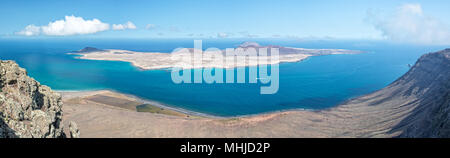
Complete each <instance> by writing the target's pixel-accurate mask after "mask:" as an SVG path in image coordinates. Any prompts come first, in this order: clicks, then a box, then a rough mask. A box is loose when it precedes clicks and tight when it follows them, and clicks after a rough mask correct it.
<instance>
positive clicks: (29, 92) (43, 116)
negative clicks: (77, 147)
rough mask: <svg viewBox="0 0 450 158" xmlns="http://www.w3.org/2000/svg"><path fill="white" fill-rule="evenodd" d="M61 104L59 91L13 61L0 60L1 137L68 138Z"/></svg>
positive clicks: (72, 126) (74, 126)
mask: <svg viewBox="0 0 450 158" xmlns="http://www.w3.org/2000/svg"><path fill="white" fill-rule="evenodd" d="M62 105H63V103H62V101H61V96H60V94H58V93H56V92H53V91H52V90H51V89H50V88H49V87H47V86H45V85H41V84H40V83H39V82H37V81H36V80H34V79H32V78H30V77H29V76H27V72H26V70H25V69H23V68H20V67H19V66H18V65H17V64H16V63H15V62H13V61H0V138H3V137H7V138H14V137H27V138H64V137H66V135H65V134H64V132H63V126H62V123H61V122H62V121H61V118H62V115H63V112H62V109H61V108H62ZM71 128H76V125H71ZM71 131H76V132H78V130H77V129H71ZM71 135H73V136H78V135H79V133H76V134H71Z"/></svg>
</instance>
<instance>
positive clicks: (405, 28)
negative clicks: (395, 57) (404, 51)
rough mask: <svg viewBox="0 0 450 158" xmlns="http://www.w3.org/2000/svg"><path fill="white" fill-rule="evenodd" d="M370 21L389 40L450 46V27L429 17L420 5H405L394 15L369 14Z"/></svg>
mask: <svg viewBox="0 0 450 158" xmlns="http://www.w3.org/2000/svg"><path fill="white" fill-rule="evenodd" d="M368 20H369V21H370V22H371V23H372V24H373V25H374V27H375V28H376V29H377V30H379V31H381V32H382V33H383V36H385V37H386V38H388V39H391V40H394V41H397V42H406V43H415V44H433V45H441V44H450V27H448V25H445V24H444V23H442V22H441V21H439V20H438V19H436V18H433V17H430V16H427V15H426V14H424V12H423V10H422V6H421V5H420V4H404V5H402V6H400V7H398V8H397V9H396V11H395V12H394V13H391V14H388V15H385V16H380V15H379V14H375V13H372V12H369V13H368Z"/></svg>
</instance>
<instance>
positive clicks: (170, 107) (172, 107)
mask: <svg viewBox="0 0 450 158" xmlns="http://www.w3.org/2000/svg"><path fill="white" fill-rule="evenodd" d="M55 92H58V93H60V94H61V95H62V96H63V95H66V96H67V95H76V96H75V97H74V98H76V97H89V96H93V95H96V94H100V93H102V92H111V93H115V94H119V95H123V96H126V97H128V98H132V99H135V100H136V101H138V102H141V103H142V104H149V105H152V106H155V107H158V108H164V109H167V110H172V111H175V112H179V113H182V114H186V115H192V116H198V117H205V118H212V119H233V118H249V117H258V116H264V115H274V114H281V113H287V112H295V111H310V112H317V111H322V110H327V109H331V108H335V107H338V106H339V105H340V104H337V105H336V106H333V107H330V108H324V109H317V110H315V109H304V108H293V109H283V110H276V111H268V112H262V113H255V114H245V115H233V116H219V115H212V114H207V113H203V112H198V111H192V110H189V109H184V108H180V107H175V105H169V104H165V103H161V102H158V101H155V100H150V99H145V98H141V97H138V96H135V95H133V94H127V93H123V92H119V91H116V90H112V89H99V90H55ZM76 93H78V94H76ZM350 100H351V99H350ZM347 101H349V100H346V101H345V102H347ZM163 115H164V114H163Z"/></svg>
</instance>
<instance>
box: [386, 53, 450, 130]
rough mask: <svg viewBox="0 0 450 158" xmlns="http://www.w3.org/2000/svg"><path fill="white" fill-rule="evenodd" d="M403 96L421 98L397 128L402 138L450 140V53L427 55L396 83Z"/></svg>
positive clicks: (393, 85)
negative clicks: (400, 130)
mask: <svg viewBox="0 0 450 158" xmlns="http://www.w3.org/2000/svg"><path fill="white" fill-rule="evenodd" d="M390 86H391V87H396V88H397V89H398V92H400V93H399V96H398V97H400V96H417V100H416V103H417V104H418V105H417V106H416V107H415V108H414V110H412V112H411V113H410V115H409V116H408V117H406V118H405V119H403V120H402V121H401V122H400V123H399V124H398V125H397V126H396V127H394V128H393V130H394V131H395V130H396V129H401V128H403V130H402V133H401V134H400V135H399V137H450V49H445V50H443V51H439V52H436V53H428V54H426V55H423V56H422V57H421V58H420V59H419V60H418V61H417V62H416V64H415V65H414V66H413V67H412V68H411V70H410V71H409V72H408V73H406V74H405V75H404V76H402V77H401V78H399V79H398V80H397V81H396V82H394V83H393V84H392V85H390Z"/></svg>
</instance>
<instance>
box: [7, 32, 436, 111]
mask: <svg viewBox="0 0 450 158" xmlns="http://www.w3.org/2000/svg"><path fill="white" fill-rule="evenodd" d="M249 40H250V41H256V42H258V43H260V44H261V45H281V46H286V47H299V48H315V49H319V48H330V49H335V48H339V49H351V50H361V51H364V52H365V53H361V54H352V55H349V54H348V55H345V54H344V55H326V56H315V57H310V58H308V59H306V60H304V61H301V62H296V63H282V64H280V66H279V71H280V81H279V91H278V92H277V93H275V94H260V87H261V84H253V83H227V84H207V83H202V84H175V83H173V81H172V79H171V72H170V70H141V69H139V68H136V67H134V66H132V65H131V64H130V63H127V62H118V61H94V60H81V59H76V58H75V55H68V54H67V53H69V52H71V51H75V50H80V49H82V48H84V47H87V46H90V47H96V48H100V49H125V50H132V51H146V52H171V51H172V50H174V49H175V48H180V47H184V48H192V47H193V44H194V43H193V40H192V39H76V38H74V39H59V38H48V39H0V59H2V60H15V61H16V62H17V63H18V64H19V65H20V66H21V67H24V68H26V69H27V71H28V74H29V75H30V76H31V77H33V78H35V79H36V80H38V81H39V82H40V83H42V84H45V85H48V86H50V87H51V88H52V89H54V90H100V89H109V90H114V91H118V92H122V93H126V94H130V95H135V96H137V97H140V98H143V99H147V100H151V101H156V102H159V103H162V104H165V105H167V106H171V107H175V108H182V109H186V110H190V111H195V112H200V113H205V114H209V115H216V116H240V115H252V114H259V113H267V112H274V111H283V110H290V109H305V110H320V109H326V108H330V107H334V106H336V105H338V104H340V103H342V102H345V101H346V100H348V99H351V98H354V97H357V96H361V95H364V94H368V93H371V92H373V91H376V90H379V89H381V88H383V87H385V86H387V85H388V84H390V83H391V82H393V81H395V80H396V79H397V78H398V77H400V76H401V75H403V74H404V73H406V72H407V71H408V69H409V67H408V64H411V65H413V64H414V63H415V61H416V60H417V59H418V58H419V57H420V56H421V55H422V54H425V53H427V52H433V51H438V50H441V49H444V48H445V47H443V46H417V45H406V44H392V43H387V42H380V41H353V40H342V41H333V40H322V41H321V40H315V41H303V40H294V39H205V40H203V48H204V49H206V48H210V47H216V48H219V49H224V48H234V47H236V46H238V45H239V44H240V43H242V42H245V41H249Z"/></svg>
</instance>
